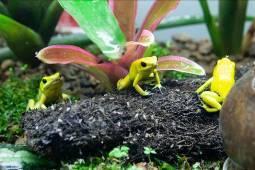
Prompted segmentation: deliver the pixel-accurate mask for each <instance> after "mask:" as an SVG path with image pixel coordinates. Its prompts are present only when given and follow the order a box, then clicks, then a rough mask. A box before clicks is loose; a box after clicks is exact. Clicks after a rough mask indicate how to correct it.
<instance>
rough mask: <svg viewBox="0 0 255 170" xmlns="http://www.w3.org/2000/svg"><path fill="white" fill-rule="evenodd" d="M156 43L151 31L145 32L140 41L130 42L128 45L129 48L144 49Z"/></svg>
mask: <svg viewBox="0 0 255 170" xmlns="http://www.w3.org/2000/svg"><path fill="white" fill-rule="evenodd" d="M154 42H155V37H154V35H153V34H152V32H150V31H149V30H143V32H142V34H141V36H140V37H139V39H138V41H129V42H127V43H126V46H127V48H128V47H129V46H134V45H141V46H144V47H149V46H150V45H151V44H152V43H154Z"/></svg>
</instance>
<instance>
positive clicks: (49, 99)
mask: <svg viewBox="0 0 255 170" xmlns="http://www.w3.org/2000/svg"><path fill="white" fill-rule="evenodd" d="M62 86H63V78H62V76H61V74H60V73H58V72H57V73H55V74H52V75H50V76H45V77H43V78H42V80H41V82H40V88H39V92H38V96H37V101H35V100H34V99H30V100H29V101H28V105H27V110H32V109H46V108H47V107H46V106H47V105H50V104H53V103H55V102H59V101H63V100H66V99H68V98H69V96H68V95H67V94H64V93H62Z"/></svg>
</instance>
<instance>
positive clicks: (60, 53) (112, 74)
mask: <svg viewBox="0 0 255 170" xmlns="http://www.w3.org/2000/svg"><path fill="white" fill-rule="evenodd" d="M37 58H38V59H40V60H41V61H43V62H45V63H47V64H78V65H80V67H81V68H83V69H85V70H86V71H87V72H89V73H90V74H92V75H93V76H95V77H96V78H97V79H98V80H100V81H101V82H102V84H104V86H105V87H106V89H107V90H110V89H111V88H112V85H114V84H115V83H116V82H117V81H118V80H119V79H120V78H122V77H124V76H125V75H126V74H127V70H126V69H124V68H122V67H121V66H119V65H117V64H113V63H100V64H98V62H99V60H98V58H96V57H95V56H94V55H92V54H91V53H89V52H87V51H85V50H83V49H81V48H79V47H75V46H71V45H53V46H49V47H46V48H44V49H42V50H41V51H40V52H39V53H38V54H37Z"/></svg>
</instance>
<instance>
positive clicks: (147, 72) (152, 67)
mask: <svg viewBox="0 0 255 170" xmlns="http://www.w3.org/2000/svg"><path fill="white" fill-rule="evenodd" d="M156 67H157V57H156V56H152V57H145V58H141V59H138V60H135V61H134V62H133V63H132V64H131V66H130V69H129V73H128V75H127V76H126V77H124V78H123V79H120V80H119V81H118V82H117V89H118V90H122V89H125V88H128V87H130V86H133V87H134V88H135V89H136V91H137V92H138V93H139V94H141V95H142V96H147V95H149V92H148V91H144V90H143V89H142V88H141V87H140V86H139V82H140V81H142V80H146V79H148V78H150V77H154V78H155V80H156V85H155V87H156V88H161V87H162V86H161V84H160V78H159V74H158V71H157V69H156Z"/></svg>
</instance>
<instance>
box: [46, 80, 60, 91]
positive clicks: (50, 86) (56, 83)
mask: <svg viewBox="0 0 255 170" xmlns="http://www.w3.org/2000/svg"><path fill="white" fill-rule="evenodd" d="M63 81H64V80H63V78H62V77H61V78H59V79H55V80H53V81H52V82H51V83H50V84H48V85H47V87H45V89H47V90H51V89H53V90H54V89H57V88H61V87H62V85H63Z"/></svg>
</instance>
